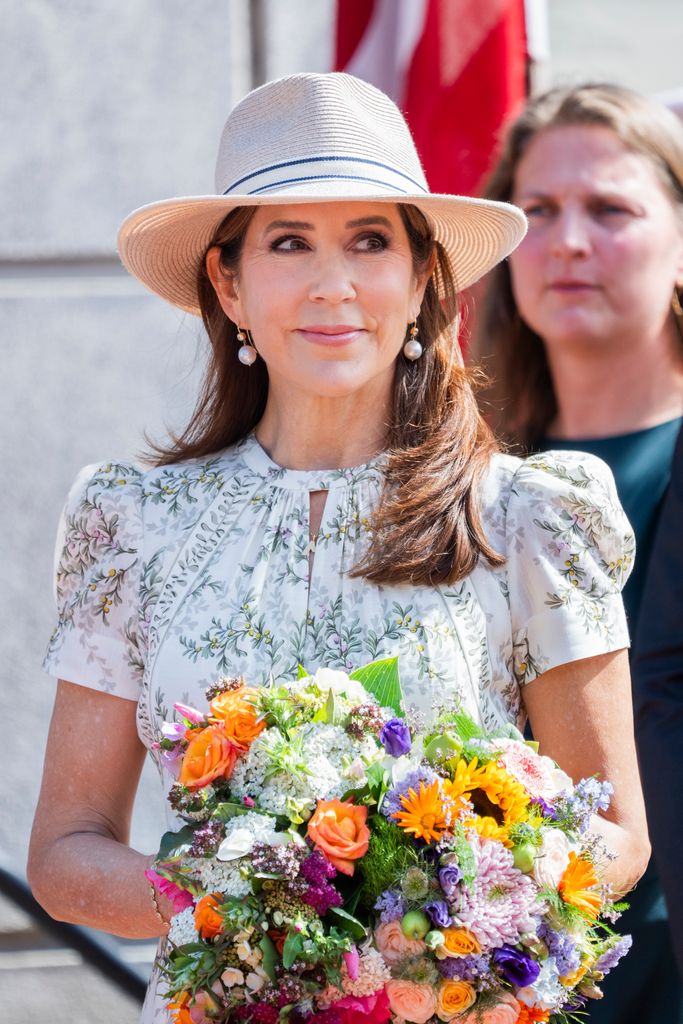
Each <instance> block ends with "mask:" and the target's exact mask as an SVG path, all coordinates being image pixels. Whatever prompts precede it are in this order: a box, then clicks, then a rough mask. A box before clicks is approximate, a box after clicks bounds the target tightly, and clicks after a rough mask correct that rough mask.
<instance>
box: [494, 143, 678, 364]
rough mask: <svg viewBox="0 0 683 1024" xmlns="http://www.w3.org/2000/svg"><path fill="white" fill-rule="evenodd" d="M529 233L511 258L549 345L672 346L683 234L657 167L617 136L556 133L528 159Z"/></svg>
mask: <svg viewBox="0 0 683 1024" xmlns="http://www.w3.org/2000/svg"><path fill="white" fill-rule="evenodd" d="M512 199H513V202H515V203H517V204H518V205H519V206H521V207H522V209H523V210H524V211H525V212H526V215H527V217H528V218H529V232H528V234H527V236H526V238H525V239H524V241H523V242H522V243H521V245H520V246H519V248H518V249H517V250H516V251H515V252H514V253H513V254H512V256H511V257H510V270H511V274H512V286H513V292H514V296H515V301H516V303H517V306H518V309H519V312H520V314H521V316H522V318H523V319H524V320H525V321H526V323H527V324H529V326H530V327H531V328H532V329H533V330H534V331H536V333H537V334H539V335H540V336H541V337H542V338H543V339H544V341H545V342H546V344H547V345H548V346H552V345H553V344H557V345H567V344H571V343H579V344H590V345H595V344H596V343H597V344H600V343H609V342H615V343H616V344H619V345H620V346H625V345H626V344H627V343H628V341H629V340H630V339H631V338H634V339H640V341H641V342H645V343H652V344H653V345H655V346H656V345H657V344H659V343H666V342H668V339H669V337H670V332H671V330H672V327H673V324H672V319H671V308H670V307H671V296H672V292H673V289H674V286H675V285H676V284H677V283H679V284H681V283H683V234H682V232H681V227H680V222H679V221H678V220H677V217H676V213H675V211H674V208H673V204H672V201H671V200H670V199H669V197H668V195H667V194H666V192H665V190H664V187H663V185H662V184H661V182H660V179H659V177H658V175H657V172H656V170H655V167H654V165H653V163H652V162H651V161H650V160H649V159H648V158H647V157H645V156H641V155H640V154H638V153H634V152H631V151H630V150H628V149H626V148H625V147H624V145H623V144H622V142H621V141H620V140H619V138H618V137H617V135H616V134H615V133H614V132H613V131H611V130H610V129H608V128H602V127H597V126H586V125H575V126H567V127H561V128H551V129H547V130H546V131H544V132H542V133H541V134H540V135H538V136H537V137H536V138H535V139H534V140H533V142H531V143H530V145H529V147H528V149H527V151H526V153H525V154H524V157H523V158H522V160H521V161H520V163H519V165H518V168H517V174H516V177H515V182H514V193H513V197H512Z"/></svg>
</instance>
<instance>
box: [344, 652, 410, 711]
mask: <svg viewBox="0 0 683 1024" xmlns="http://www.w3.org/2000/svg"><path fill="white" fill-rule="evenodd" d="M350 678H351V679H355V680H356V681H357V682H359V683H362V685H363V686H364V687H365V689H366V690H367V691H368V693H369V694H371V695H372V696H373V697H374V698H375V700H376V701H377V702H378V703H379V704H380V705H381V706H382V707H383V708H391V709H392V711H395V712H396V714H397V715H401V714H403V710H402V703H403V691H402V690H401V679H400V676H399V673H398V658H383V659H381V660H380V661H373V662H371V663H370V664H369V665H364V666H363V668H357V669H356V670H355V672H352V673H351V675H350Z"/></svg>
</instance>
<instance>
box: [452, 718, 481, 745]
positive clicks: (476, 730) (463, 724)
mask: <svg viewBox="0 0 683 1024" xmlns="http://www.w3.org/2000/svg"><path fill="white" fill-rule="evenodd" d="M452 721H453V724H454V725H455V728H456V729H457V732H458V736H459V737H460V739H461V740H463V742H465V743H467V741H468V740H472V739H475V738H476V739H482V738H484V737H485V736H486V733H485V732H484V730H483V729H482V728H481V726H479V725H477V723H476V722H475V721H474V719H473V718H470V716H469V715H466V714H465V712H464V711H458V712H457V713H456V714H454V715H453V719H452Z"/></svg>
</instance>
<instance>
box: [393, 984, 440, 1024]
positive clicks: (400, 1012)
mask: <svg viewBox="0 0 683 1024" xmlns="http://www.w3.org/2000/svg"><path fill="white" fill-rule="evenodd" d="M386 993H387V996H388V998H389V1006H390V1007H391V1012H392V1013H393V1014H395V1015H396V1016H397V1017H402V1018H403V1019H404V1020H407V1021H410V1022H411V1024H426V1021H428V1020H429V1018H430V1017H432V1016H433V1015H434V1014H435V1013H436V993H435V991H434V989H433V988H432V986H431V985H418V984H417V982H414V981H398V980H396V979H393V978H392V980H391V981H388V982H387V984H386Z"/></svg>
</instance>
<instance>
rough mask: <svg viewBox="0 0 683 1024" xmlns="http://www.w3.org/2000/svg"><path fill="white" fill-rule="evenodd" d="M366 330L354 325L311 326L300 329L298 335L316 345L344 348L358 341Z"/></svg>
mask: <svg viewBox="0 0 683 1024" xmlns="http://www.w3.org/2000/svg"><path fill="white" fill-rule="evenodd" d="M364 330H365V328H363V327H355V326H353V325H352V324H311V325H310V326H309V327H299V328H298V329H297V334H300V335H301V336H302V337H303V338H305V339H306V341H310V342H313V344H316V345H328V346H342V345H350V344H351V343H352V342H354V341H356V340H357V339H358V338H359V337H360V335H361V334H362V333H363V332H364Z"/></svg>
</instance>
